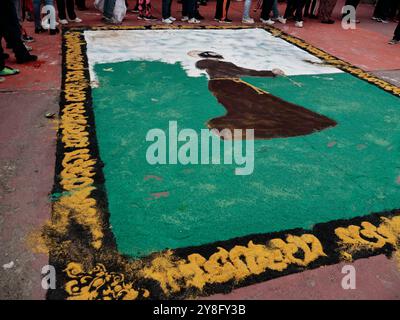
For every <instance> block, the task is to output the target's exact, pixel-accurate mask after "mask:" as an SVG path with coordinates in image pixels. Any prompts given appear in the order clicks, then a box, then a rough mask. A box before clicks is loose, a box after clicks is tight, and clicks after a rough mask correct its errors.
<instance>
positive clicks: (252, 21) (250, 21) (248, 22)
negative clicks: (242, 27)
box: [242, 18, 254, 24]
mask: <svg viewBox="0 0 400 320" xmlns="http://www.w3.org/2000/svg"><path fill="white" fill-rule="evenodd" d="M242 23H244V24H254V19H253V18H248V19H242Z"/></svg>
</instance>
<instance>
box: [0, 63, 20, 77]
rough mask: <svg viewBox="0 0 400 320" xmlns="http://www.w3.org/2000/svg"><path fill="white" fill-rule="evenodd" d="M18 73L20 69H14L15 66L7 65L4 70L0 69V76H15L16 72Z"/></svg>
mask: <svg viewBox="0 0 400 320" xmlns="http://www.w3.org/2000/svg"><path fill="white" fill-rule="evenodd" d="M17 73H19V70H18V69H13V68H10V67H7V66H6V67H4V68H3V70H0V76H3V77H5V76H13V75H14V74H17Z"/></svg>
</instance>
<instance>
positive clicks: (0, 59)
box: [0, 38, 5, 70]
mask: <svg viewBox="0 0 400 320" xmlns="http://www.w3.org/2000/svg"><path fill="white" fill-rule="evenodd" d="M3 54H4V51H3V46H2V45H1V38H0V70H3V69H4V67H5V61H4V60H5V59H4V56H3Z"/></svg>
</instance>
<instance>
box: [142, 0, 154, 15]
mask: <svg viewBox="0 0 400 320" xmlns="http://www.w3.org/2000/svg"><path fill="white" fill-rule="evenodd" d="M144 7H145V17H146V18H152V15H151V0H145V4H144Z"/></svg>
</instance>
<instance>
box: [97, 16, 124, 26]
mask: <svg viewBox="0 0 400 320" xmlns="http://www.w3.org/2000/svg"><path fill="white" fill-rule="evenodd" d="M101 21H103V22H104V23H105V24H114V25H119V24H121V22H119V21H118V20H116V19H115V18H114V17H112V18H107V17H104V16H103V18H102V19H101Z"/></svg>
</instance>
